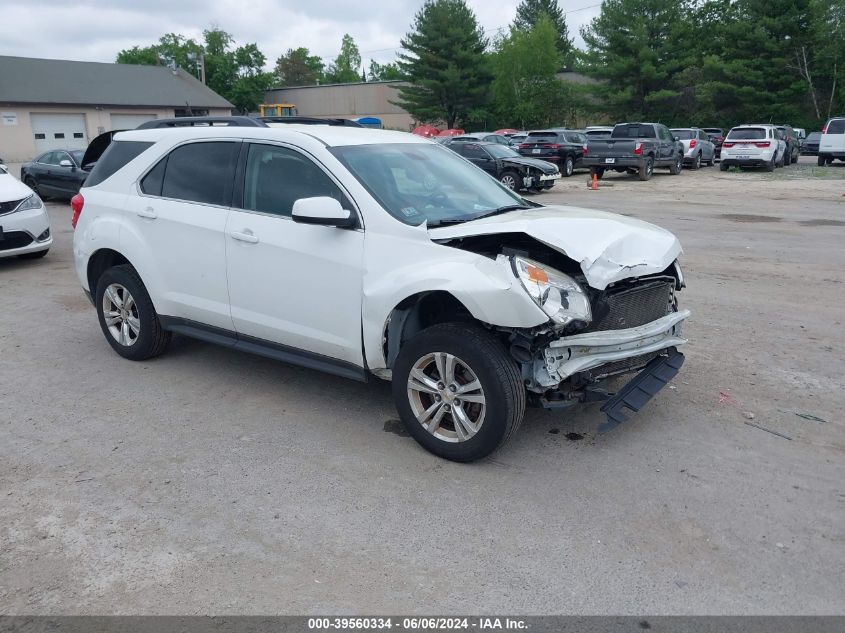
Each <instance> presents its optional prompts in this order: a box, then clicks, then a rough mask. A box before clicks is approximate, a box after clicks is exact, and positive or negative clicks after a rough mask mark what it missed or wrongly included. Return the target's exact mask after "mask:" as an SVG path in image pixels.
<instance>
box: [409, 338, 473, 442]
mask: <svg viewBox="0 0 845 633" xmlns="http://www.w3.org/2000/svg"><path fill="white" fill-rule="evenodd" d="M407 392H408V401H409V402H410V404H411V411H412V412H413V414H414V416H415V417H416V418H417V421H418V422H419V423H420V425H422V427H423V428H424V429H425V430H426V431H428V432H429V433H431V434H432V435H433V436H434V437H436V438H438V439H440V440H443V441H444V442H466V441H467V440H470V439H472V437H473V436H475V434H476V433H478V431H479V430H480V429H481V425H482V424H483V423H484V413H485V410H486V404H487V400H486V398H485V396H484V389H483V388H482V387H481V382H480V381H479V379H478V376H477V375H476V374H475V372H474V371H473V370H472V369H471V368H470V366H469V365H467V363H465V362H464V361H462V360H461V359H460V358H458V357H457V356H455V355H453V354H449V353H447V352H431V353H429V354H426V355H425V356H423V357H422V358H420V359H419V360H417V362H416V363H414V365H413V366H412V367H411V372H410V374H409V375H408V389H407Z"/></svg>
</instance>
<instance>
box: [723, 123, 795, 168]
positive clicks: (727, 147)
mask: <svg viewBox="0 0 845 633" xmlns="http://www.w3.org/2000/svg"><path fill="white" fill-rule="evenodd" d="M785 156H786V142H785V141H784V140H783V139H782V138H780V134H779V133H778V130H777V128H776V127H775V126H774V125H768V124H760V125H739V126H737V127H735V128H731V131H730V132H728V135H727V136H726V137H725V140H724V142H723V143H722V152H721V161H722V162H721V163H719V169H721V170H722V171H727V170H728V167H733V166H738V167H763V168H765V169H766V171H774V169H775V167H783V164H784V162H783V161H784V158H785Z"/></svg>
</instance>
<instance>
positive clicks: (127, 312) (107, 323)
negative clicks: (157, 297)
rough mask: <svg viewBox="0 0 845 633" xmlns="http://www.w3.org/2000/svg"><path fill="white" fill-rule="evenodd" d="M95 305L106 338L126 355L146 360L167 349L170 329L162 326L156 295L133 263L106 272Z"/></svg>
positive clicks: (101, 278) (113, 347)
mask: <svg viewBox="0 0 845 633" xmlns="http://www.w3.org/2000/svg"><path fill="white" fill-rule="evenodd" d="M94 305H95V306H96V307H97V318H98V319H99V321H100V327H101V328H102V330H103V334H104V335H105V337H106V340H107V341H108V342H109V345H111V346H112V349H114V351H116V352H117V353H118V354H120V355H121V356H123V357H124V358H128V359H129V360H146V359H148V358H152V357H153V356H158V355H159V354H162V353H163V352H164V350H165V349H167V345H168V343H170V332H167V331H165V330H164V329H163V328H162V327H161V322H160V321H159V319H158V315H157V314H156V311H155V308H154V307H153V302H152V299H150V295H149V293H148V292H147V289H146V288H145V287H144V284H143V282H142V281H141V278H140V277H139V276H138V273H137V272H136V271H135V269H134V268H133V267H132V266H130V265H128V264H124V265H121V266H114V267H113V268H109V269H108V270H107V271H106V272H104V273H103V274H102V276H101V277H100V280H99V281H98V282H97V290H96V293H95V295H94Z"/></svg>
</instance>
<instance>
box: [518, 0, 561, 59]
mask: <svg viewBox="0 0 845 633" xmlns="http://www.w3.org/2000/svg"><path fill="white" fill-rule="evenodd" d="M542 16H546V17H547V18H548V19H549V20H551V22H552V25H553V26H554V28H555V30H556V32H557V38H556V41H555V47H556V48H557V50H558V53H560V58H561V62H560V63H561V64H565V63H568V62H569V61H570V55H571V53H572V40H571V39H570V37H569V27H568V26H567V25H566V16H565V15H564V13H563V11H561V10H560V7H559V6H558V4H557V0H522V2H520V3H519V5H518V6H517V7H516V17H515V18H514V21H513V26H514V27H515V28H517V29H520V30H522V31H530V30H531V29H532V28H534V25H536V24H537V22H538V21H539V20H540V18H541V17H542Z"/></svg>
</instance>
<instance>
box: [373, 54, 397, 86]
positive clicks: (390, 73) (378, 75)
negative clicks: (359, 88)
mask: <svg viewBox="0 0 845 633" xmlns="http://www.w3.org/2000/svg"><path fill="white" fill-rule="evenodd" d="M392 79H402V71H401V70H399V66H397V65H396V64H391V63H387V64H379V63H378V62H377V61H376V60H374V59H371V60H370V70H369V81H390V80H392Z"/></svg>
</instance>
